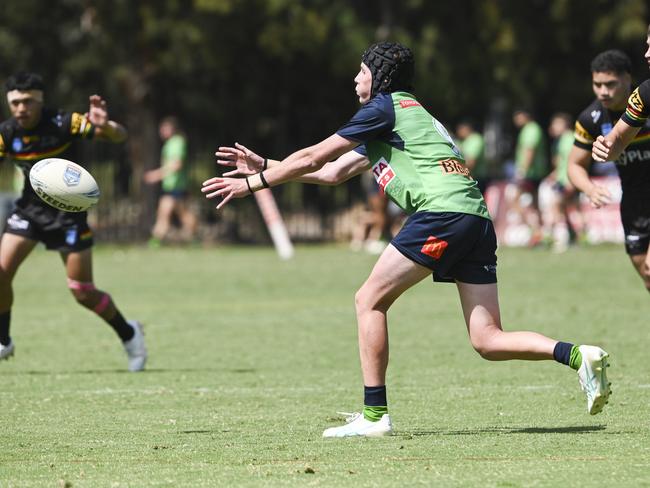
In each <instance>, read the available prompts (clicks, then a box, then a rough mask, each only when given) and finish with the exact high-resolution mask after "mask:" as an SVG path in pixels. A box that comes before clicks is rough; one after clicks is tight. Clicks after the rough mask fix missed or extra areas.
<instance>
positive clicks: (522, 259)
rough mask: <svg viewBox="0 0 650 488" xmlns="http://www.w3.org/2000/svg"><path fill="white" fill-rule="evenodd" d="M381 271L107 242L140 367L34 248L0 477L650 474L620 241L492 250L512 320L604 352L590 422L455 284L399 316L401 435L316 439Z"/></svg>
mask: <svg viewBox="0 0 650 488" xmlns="http://www.w3.org/2000/svg"><path fill="white" fill-rule="evenodd" d="M373 262H374V258H373V257H371V256H367V255H364V254H355V253H352V252H349V251H348V250H347V249H346V248H344V247H306V246H305V247H299V248H298V250H297V255H296V258H295V259H294V260H292V261H290V262H281V261H279V260H277V259H276V257H275V255H274V253H273V251H272V250H270V249H260V248H244V249H242V248H217V249H209V250H203V249H193V250H181V249H161V250H156V251H150V250H146V249H140V248H107V247H103V248H102V247H100V248H98V249H97V250H96V253H95V275H96V283H97V284H98V286H100V287H101V288H103V289H105V290H108V291H110V292H111V294H112V295H113V297H114V299H115V300H116V302H117V304H118V306H119V307H120V308H121V309H122V311H123V312H124V313H125V315H126V316H128V317H135V318H140V319H141V320H143V321H144V322H145V326H146V333H147V340H148V346H149V349H150V362H149V368H148V370H147V371H146V372H144V373H141V374H130V373H126V372H125V371H124V369H125V358H124V357H123V351H122V350H121V346H120V344H119V343H118V341H117V339H116V337H114V335H113V332H112V331H111V330H110V329H109V328H108V327H107V326H105V325H104V324H103V323H102V322H100V321H99V320H98V319H96V318H95V317H94V316H93V315H92V314H91V313H90V312H87V311H86V310H84V309H82V308H81V307H79V306H77V305H76V304H75V303H74V301H73V300H72V298H71V296H70V295H69V292H68V290H67V289H66V286H65V279H64V275H63V269H62V266H61V263H60V260H59V259H58V257H57V256H56V255H55V254H52V253H49V252H45V251H43V250H41V249H39V250H37V251H36V252H35V253H34V254H33V255H32V256H31V257H30V259H29V260H28V261H27V262H26V263H25V265H24V266H23V268H21V270H20V272H19V275H18V277H17V278H16V282H15V292H16V303H15V307H14V312H13V322H14V325H13V329H12V335H13V338H14V340H15V342H16V345H17V350H16V356H15V357H14V358H12V359H11V360H10V361H8V362H3V363H2V364H0V380H1V390H0V425H1V429H2V430H1V431H0V487H2V488H5V487H14V486H15V487H60V486H73V487H83V486H88V487H94V486H98V487H126V486H129V487H142V486H174V487H176V486H191V487H201V486H260V485H265V486H280V485H287V486H289V485H292V486H355V487H357V486H382V487H383V486H400V487H401V486H415V485H423V486H468V487H474V486H484V487H518V486H522V487H523V486H534V487H538V486H549V487H551V486H552V487H557V486H562V485H564V486H580V487H587V486H599V487H602V486H606V485H610V486H617V487H620V486H630V487H640V486H650V474H649V473H650V422H649V420H648V419H650V361H648V355H647V351H648V346H649V339H650V324H649V323H648V322H649V319H648V317H649V313H648V312H649V307H648V306H649V304H650V301H649V297H648V293H647V292H646V291H645V290H644V289H643V286H642V284H641V282H640V280H639V278H638V277H637V276H636V275H635V273H634V271H633V270H632V267H631V266H630V264H629V263H628V260H627V257H626V256H625V254H624V252H623V250H622V249H621V248H619V247H599V248H583V249H572V250H570V251H569V252H568V253H566V254H564V255H553V254H550V253H547V252H545V251H529V250H507V249H503V250H501V251H500V254H499V279H500V291H501V305H502V319H503V323H504V326H505V328H506V329H515V328H517V329H519V328H522V329H531V330H536V331H539V332H542V333H545V334H547V335H550V336H552V337H555V338H558V339H563V340H567V341H572V342H578V343H593V344H597V345H600V346H602V347H604V348H605V349H607V350H608V351H609V352H610V353H611V362H612V367H611V369H610V379H611V380H612V382H613V389H614V395H613V397H612V400H611V401H610V404H609V405H608V406H607V408H606V410H605V411H604V412H603V413H602V414H600V415H598V416H594V417H592V416H589V415H588V414H587V413H586V405H585V403H586V401H585V398H584V397H583V394H582V392H581V391H580V389H579V386H578V381H577V378H576V376H575V373H573V372H572V371H571V370H569V369H568V368H566V367H564V366H560V365H558V364H556V363H554V362H552V361H549V362H541V363H526V362H506V363H490V362H487V361H485V360H482V359H481V358H480V357H479V356H478V355H477V354H476V353H475V352H474V351H473V350H472V348H471V346H470V344H469V342H468V340H467V336H466V332H465V327H464V324H463V322H462V317H461V313H460V307H459V304H458V297H457V295H456V290H455V287H454V286H453V285H443V284H436V285H433V284H432V283H431V282H429V281H428V280H427V281H425V282H423V283H421V284H420V285H418V286H417V287H415V288H414V289H412V290H410V291H409V292H408V293H407V294H405V295H404V296H403V297H402V298H401V299H400V300H399V301H398V302H397V303H396V304H395V306H394V310H392V311H391V314H390V331H391V364H390V368H389V378H388V386H389V389H388V396H389V402H390V408H391V416H392V417H393V421H394V423H395V427H396V433H397V435H395V436H394V437H391V438H382V439H343V440H338V439H328V440H323V439H322V438H321V433H322V431H323V429H324V428H326V427H329V426H332V425H336V424H337V423H338V422H340V419H338V418H337V416H336V413H335V412H336V411H337V410H344V411H352V410H354V409H358V408H359V407H360V406H361V402H362V385H361V379H360V372H359V365H358V356H357V348H356V325H355V321H354V308H353V297H354V292H355V290H356V288H357V287H358V286H359V285H360V284H361V283H362V282H363V280H364V279H365V277H366V276H367V274H368V272H369V270H370V269H371V267H372V265H373Z"/></svg>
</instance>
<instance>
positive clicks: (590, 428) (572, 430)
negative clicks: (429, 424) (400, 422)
mask: <svg viewBox="0 0 650 488" xmlns="http://www.w3.org/2000/svg"><path fill="white" fill-rule="evenodd" d="M606 428H607V427H606V426H605V425H573V426H570V427H485V428H482V429H468V430H445V429H440V430H414V431H410V432H397V433H396V434H395V435H396V436H401V437H419V436H429V435H431V436H432V435H484V434H591V433H593V432H599V431H602V430H605V429H606Z"/></svg>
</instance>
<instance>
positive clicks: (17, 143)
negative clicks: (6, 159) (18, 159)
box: [11, 137, 23, 152]
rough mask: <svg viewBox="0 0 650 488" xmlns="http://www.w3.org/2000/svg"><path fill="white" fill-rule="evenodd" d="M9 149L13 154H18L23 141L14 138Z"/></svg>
mask: <svg viewBox="0 0 650 488" xmlns="http://www.w3.org/2000/svg"><path fill="white" fill-rule="evenodd" d="M11 149H12V150H13V151H14V152H20V151H22V149H23V141H22V139H21V138H20V137H14V140H13V141H12V142H11Z"/></svg>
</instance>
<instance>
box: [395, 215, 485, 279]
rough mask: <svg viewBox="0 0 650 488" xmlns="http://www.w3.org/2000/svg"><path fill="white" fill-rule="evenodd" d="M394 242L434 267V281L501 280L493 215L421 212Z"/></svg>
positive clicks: (417, 261) (422, 261) (399, 248)
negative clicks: (498, 272)
mask: <svg viewBox="0 0 650 488" xmlns="http://www.w3.org/2000/svg"><path fill="white" fill-rule="evenodd" d="M391 244H392V245H393V246H395V248H397V250H398V251H400V252H401V253H402V254H404V256H406V257H407V258H409V259H410V260H411V261H414V262H416V263H418V264H420V265H422V266H425V267H427V268H429V269H430V270H431V271H433V280H434V281H442V282H448V283H453V282H454V281H461V282H463V283H471V284H477V285H482V284H488V283H496V282H497V256H496V250H497V238H496V234H495V233H494V226H493V225H492V221H491V220H489V219H485V218H483V217H478V216H476V215H470V214H463V213H456V212H417V213H414V214H413V215H411V216H410V217H409V218H408V220H407V221H406V223H405V224H404V226H403V227H402V230H400V232H399V234H397V235H396V236H395V238H394V239H393V240H392V241H391Z"/></svg>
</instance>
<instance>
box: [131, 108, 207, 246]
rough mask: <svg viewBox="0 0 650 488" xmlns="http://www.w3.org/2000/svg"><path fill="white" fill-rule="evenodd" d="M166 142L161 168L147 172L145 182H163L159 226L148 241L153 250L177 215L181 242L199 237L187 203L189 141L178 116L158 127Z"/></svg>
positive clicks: (157, 220)
mask: <svg viewBox="0 0 650 488" xmlns="http://www.w3.org/2000/svg"><path fill="white" fill-rule="evenodd" d="M158 131H159V134H160V138H161V139H162V141H163V146H162V150H161V153H160V167H159V168H156V169H153V170H150V171H147V172H146V173H145V174H144V179H145V181H146V182H147V183H149V184H155V183H159V182H162V195H161V196H160V199H159V200H158V209H157V211H156V223H155V224H154V226H153V229H152V231H151V234H152V237H151V240H150V241H149V243H150V245H151V246H153V247H156V246H160V244H161V243H162V242H163V241H164V239H166V238H167V237H168V235H169V231H170V229H171V227H172V219H173V218H174V216H176V217H177V218H178V220H179V221H180V223H181V239H182V240H183V241H186V242H189V241H192V240H193V239H194V237H195V235H196V226H197V218H196V216H195V215H194V213H193V212H192V210H191V209H190V208H189V206H188V204H187V195H188V191H187V185H188V168H187V141H186V138H185V135H184V134H183V131H182V130H181V127H180V124H179V122H178V119H177V118H176V117H165V118H164V119H163V120H162V121H161V122H160V126H159V128H158Z"/></svg>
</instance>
